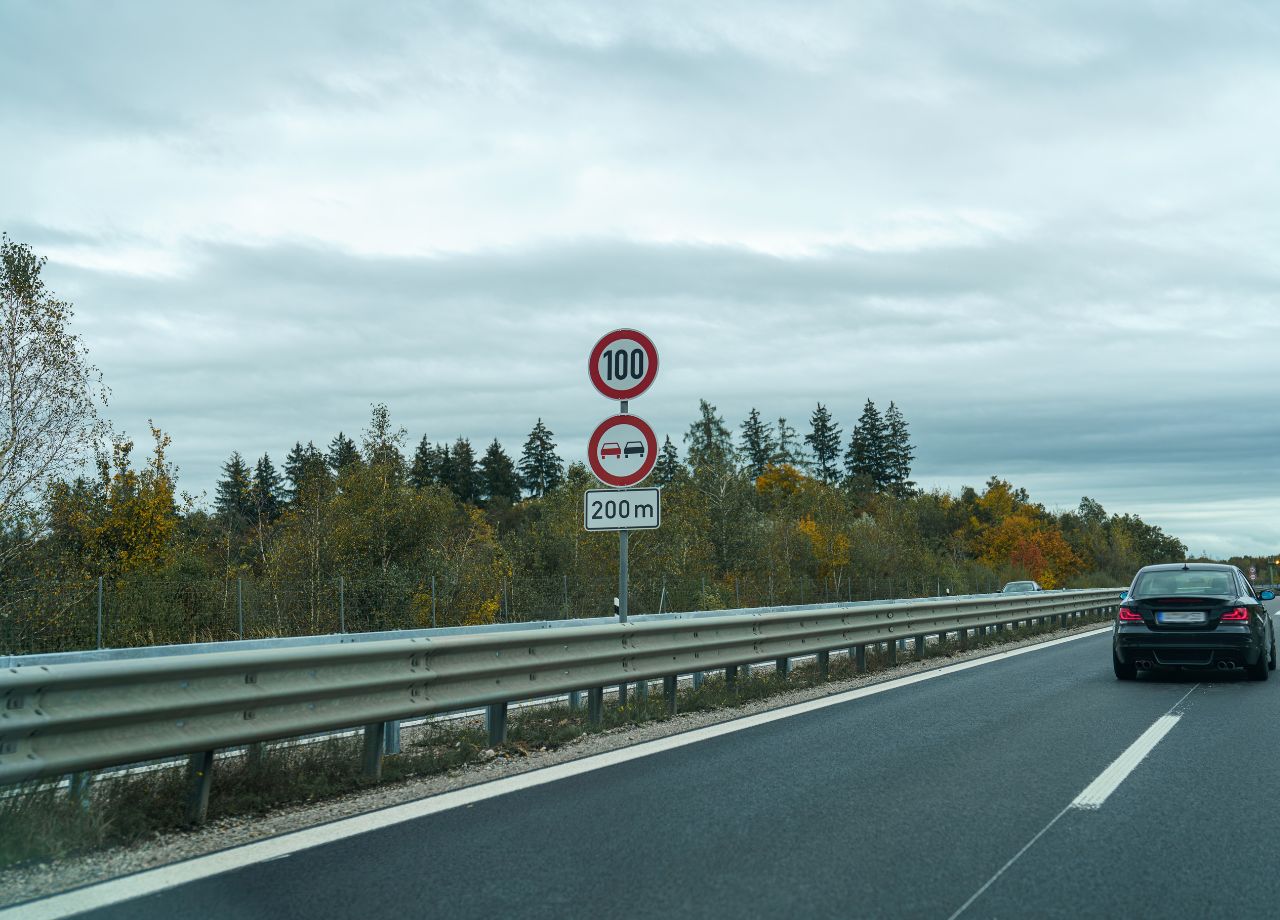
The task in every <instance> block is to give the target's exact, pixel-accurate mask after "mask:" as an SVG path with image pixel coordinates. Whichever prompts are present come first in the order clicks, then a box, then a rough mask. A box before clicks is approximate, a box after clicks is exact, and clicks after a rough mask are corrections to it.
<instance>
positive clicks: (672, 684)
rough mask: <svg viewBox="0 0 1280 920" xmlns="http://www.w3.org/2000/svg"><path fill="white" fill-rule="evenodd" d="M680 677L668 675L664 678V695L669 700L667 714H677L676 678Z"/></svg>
mask: <svg viewBox="0 0 1280 920" xmlns="http://www.w3.org/2000/svg"><path fill="white" fill-rule="evenodd" d="M678 676H679V675H676V674H668V675H667V676H666V677H664V678H662V693H663V695H664V696H665V697H666V698H667V713H668V714H669V715H675V714H676V678H677V677H678Z"/></svg>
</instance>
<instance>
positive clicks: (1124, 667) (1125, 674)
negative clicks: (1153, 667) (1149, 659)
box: [1111, 649, 1138, 680]
mask: <svg viewBox="0 0 1280 920" xmlns="http://www.w3.org/2000/svg"><path fill="white" fill-rule="evenodd" d="M1111 667H1112V668H1113V669H1114V670H1115V672H1116V680H1133V679H1134V678H1136V677H1137V676H1138V666H1137V665H1136V664H1134V663H1133V662H1132V661H1121V660H1120V659H1119V658H1117V657H1116V653H1115V650H1114V649H1112V651H1111Z"/></svg>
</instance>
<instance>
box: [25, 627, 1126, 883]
mask: <svg viewBox="0 0 1280 920" xmlns="http://www.w3.org/2000/svg"><path fill="white" fill-rule="evenodd" d="M1101 628H1105V626H1100V624H1098V623H1096V622H1095V623H1087V624H1083V625H1080V626H1075V627H1071V628H1069V629H1058V630H1054V631H1053V632H1047V633H1041V634H1039V635H1036V636H1033V637H1029V638H1025V639H1020V640H1017V641H1015V642H1009V643H1004V644H1002V645H1000V646H998V647H994V648H992V647H988V648H984V649H976V650H973V651H969V652H962V653H957V654H953V655H950V656H948V657H945V658H928V659H925V660H924V661H906V662H903V663H901V664H899V665H897V666H896V667H893V668H886V669H883V670H879V671H876V672H874V673H873V674H867V675H861V676H858V677H854V678H850V679H848V680H841V681H830V682H828V683H825V684H822V685H820V686H815V687H798V688H796V689H794V690H786V691H783V692H781V693H778V694H775V695H773V696H769V697H767V698H764V699H760V700H753V701H751V702H748V703H744V704H743V705H741V706H735V707H733V708H729V709H718V710H713V711H709V712H693V713H688V714H682V715H677V716H675V717H673V718H670V719H667V720H665V721H662V722H648V723H645V724H642V725H631V726H625V727H621V728H616V729H611V730H609V731H605V732H598V733H590V734H586V735H582V736H581V737H579V738H577V739H575V740H574V741H571V742H569V743H568V744H565V745H563V746H562V747H559V748H557V749H556V750H551V751H534V752H531V753H529V754H528V755H520V754H518V753H503V754H499V755H498V756H496V757H494V758H493V759H491V760H489V761H487V762H485V763H473V764H468V765H467V766H464V767H461V768H458V769H456V770H452V771H450V772H448V773H442V774H437V775H434V776H423V777H415V778H412V779H407V780H403V781H400V782H397V783H388V784H387V785H384V786H379V787H378V788H376V789H365V790H361V791H359V792H353V793H350V794H348V795H344V796H342V797H340V798H335V799H330V800H328V801H325V802H320V803H315V802H313V803H308V804H305V805H296V806H288V807H284V808H281V809H279V810H278V811H275V812H273V813H272V814H270V815H266V816H246V817H243V818H224V819H220V820H217V821H210V822H209V823H208V824H205V825H204V826H202V827H200V828H197V829H194V830H189V831H172V832H165V833H157V834H156V835H155V836H154V837H153V838H151V839H149V840H145V841H142V842H140V843H134V844H131V845H128V846H121V847H114V848H111V849H105V850H98V851H94V852H91V853H85V854H80V855H76V856H70V857H67V858H64V859H60V860H54V861H52V862H47V863H40V864H36V865H29V866H20V867H17V868H13V869H8V870H4V871H0V907H5V906H8V905H12V904H16V903H20V902H22V901H28V900H31V899H34V898H39V897H45V896H47V895H51V894H56V893H58V892H62V891H67V890H69V889H71V888H79V887H81V886H84V885H89V884H92V883H94V882H101V881H105V880H107V879H112V878H117V877H119V876H122V875H128V874H130V873H134V872H139V871H142V870H145V869H152V868H155V867H156V866H163V865H166V864H168V863H174V862H179V861H180V860H184V859H190V858H192V857H195V856H203V855H205V854H208V853H212V852H215V851H217V850H225V849H228V848H230V847H234V846H239V845H241V844H246V843H252V842H253V841H256V840H262V839H264V838H266V837H276V836H279V835H281V834H287V833H290V832H291V831H297V830H302V829H304V828H308V827H314V826H316V825H318V824H325V823H327V822H330V821H335V820H338V819H341V818H348V817H351V816H352V815H358V814H363V813H364V812H369V811H375V810H377V809H379V808H386V807H388V806H391V805H399V804H402V803H404V802H410V801H413V800H415V799H422V798H426V797H427V796H432V795H438V794H440V793H442V792H449V791H452V790H454V789H461V788H464V787H467V786H474V785H476V784H477V783H484V782H488V781H490V780H494V779H500V778H502V777H505V776H512V775H514V774H517V773H527V772H529V771H530V770H537V769H540V768H542V767H548V766H551V765H553V764H558V763H564V762H565V761H570V760H578V759H579V758H582V757H590V756H592V755H593V754H600V753H603V752H605V751H612V750H616V749H618V748H622V747H628V746H630V745H633V744H639V743H640V742H643V741H651V740H653V739H655V738H663V737H666V736H668V735H675V734H679V733H680V732H686V731H689V730H691V729H695V728H701V727H703V726H706V725H714V724H717V723H720V722H728V721H731V720H733V719H738V718H741V717H743V716H748V715H753V714H755V713H758V712H764V711H766V710H770V709H778V708H780V707H783V706H788V705H791V704H793V703H800V702H804V701H806V700H812V699H817V698H819V697H824V696H831V695H832V694H836V693H843V692H845V691H847V690H852V689H854V688H857V687H862V686H865V685H867V684H874V683H882V682H884V681H886V680H893V679H895V678H899V677H904V676H906V675H908V674H914V673H917V672H919V671H926V670H932V669H934V668H938V667H942V666H945V665H949V664H955V663H956V662H959V661H967V660H970V659H973V658H983V657H987V656H990V655H995V654H1000V653H1001V652H1006V651H1009V650H1010V649H1014V648H1021V647H1024V646H1028V645H1038V644H1040V643H1042V642H1046V641H1049V640H1052V639H1060V638H1062V637H1064V636H1069V635H1076V634H1079V633H1083V632H1090V631H1092V630H1099V629H1101ZM407 737H408V734H407V733H406V738H407Z"/></svg>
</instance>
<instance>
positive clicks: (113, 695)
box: [0, 589, 1120, 819]
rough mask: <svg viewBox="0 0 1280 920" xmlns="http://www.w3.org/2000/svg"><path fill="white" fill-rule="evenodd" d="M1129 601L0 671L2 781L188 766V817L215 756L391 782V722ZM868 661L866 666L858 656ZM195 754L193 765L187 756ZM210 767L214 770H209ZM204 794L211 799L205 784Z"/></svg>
mask: <svg viewBox="0 0 1280 920" xmlns="http://www.w3.org/2000/svg"><path fill="white" fill-rule="evenodd" d="M1119 590H1120V589H1099V590H1086V591H1063V592H1045V593H1039V594H1033V595H1020V596H986V597H973V598H963V599H951V600H940V599H935V600H926V601H913V602H899V603H888V604H861V605H857V606H852V605H829V606H824V607H822V608H816V609H815V608H802V609H791V610H769V611H764V612H756V613H742V612H730V613H727V614H726V613H721V614H720V615H718V616H711V617H705V616H693V617H689V616H686V617H680V616H672V617H671V618H664V619H657V620H647V621H633V622H631V623H628V624H625V625H623V624H618V623H611V624H607V625H605V624H601V625H584V626H580V627H577V628H573V629H522V630H515V631H512V630H502V631H494V632H484V633H480V634H469V635H453V636H443V637H438V638H423V637H415V638H396V639H388V640H381V641H366V642H357V643H343V644H337V645H334V644H330V645H321V646H292V647H283V648H268V649H254V650H248V651H240V652H234V653H226V652H224V653H216V652H215V653H205V654H191V655H180V656H164V657H153V658H140V659H130V660H116V661H90V662H84V663H75V664H36V665H33V666H27V667H10V668H8V669H6V670H4V671H3V673H0V697H2V698H3V701H4V703H3V708H2V709H0V783H13V782H20V781H24V780H31V779H38V778H42V777H49V776H56V775H60V774H66V773H73V772H78V771H85V770H91V769H98V768H102V767H108V766H114V765H119V764H125V763H137V762H140V761H144V760H148V759H151V758H157V757H165V756H172V755H185V754H191V755H192V775H193V777H195V778H196V780H197V785H196V791H195V792H194V793H193V796H194V797H195V800H196V806H195V807H194V808H193V815H195V816H196V817H197V819H198V818H199V816H201V815H202V814H203V810H202V808H201V807H199V804H198V802H199V799H200V798H201V795H203V799H204V801H207V796H208V775H209V769H208V767H209V765H211V763H212V756H213V755H212V752H213V751H214V749H216V748H222V747H230V746H234V745H242V744H250V743H255V742H262V741H267V740H273V739H280V738H288V737H293V736H298V735H303V734H307V733H310V732H317V731H325V730H333V729H342V728H351V727H357V726H365V759H366V771H367V772H372V773H373V774H374V775H376V773H377V772H378V771H379V770H380V764H381V756H382V741H383V739H382V730H383V726H384V725H385V723H387V722H389V721H393V720H398V719H407V718H413V717H420V716H424V715H430V714H433V713H443V712H451V711H455V710H459V709H467V708H475V707H477V706H488V707H489V714H490V721H489V724H490V731H491V736H492V735H494V734H495V733H496V734H498V735H499V736H500V735H501V733H502V732H503V731H504V726H505V718H506V706H507V704H508V703H511V702H514V701H518V700H523V699H529V698H533V697H545V696H547V695H549V694H555V693H564V692H566V691H581V690H584V689H585V690H586V691H587V693H588V703H589V711H590V714H591V717H592V719H593V720H598V719H599V717H600V706H601V704H602V699H603V688H604V686H605V685H613V684H625V683H628V682H634V681H639V680H648V679H654V678H659V677H661V678H664V682H665V685H666V688H667V696H668V700H669V703H670V705H671V706H673V707H674V705H675V682H676V676H677V675H679V674H688V673H692V672H701V671H707V670H711V669H716V668H725V670H726V677H728V678H729V679H733V678H734V676H735V675H736V673H737V669H738V668H740V667H741V666H743V665H746V664H749V663H752V662H759V661H765V660H768V659H775V660H777V662H778V664H779V667H780V668H783V669H785V667H786V666H787V662H788V659H790V658H792V657H795V656H800V655H813V654H814V653H817V655H818V660H819V664H820V666H823V667H825V664H826V655H828V654H829V653H830V651H831V650H833V649H842V648H846V647H848V648H849V649H850V650H851V651H852V650H853V649H854V648H855V647H858V649H859V651H864V650H865V647H866V645H868V644H874V643H880V642H889V643H890V647H891V648H894V647H896V640H898V639H901V638H914V637H919V638H920V640H921V645H920V646H918V647H922V644H923V637H924V636H926V635H935V634H937V635H943V636H945V635H947V634H949V633H958V634H959V636H960V638H961V641H962V642H963V641H965V640H966V639H967V637H968V636H969V634H970V631H972V630H974V629H982V630H985V629H986V628H988V627H992V626H998V625H1001V624H1005V623H1010V622H1016V621H1019V620H1026V619H1043V618H1049V617H1054V618H1059V619H1060V620H1061V621H1062V622H1063V623H1065V622H1066V620H1067V618H1068V617H1070V616H1074V615H1079V614H1082V613H1086V612H1090V611H1100V610H1103V609H1109V608H1112V607H1114V606H1115V604H1116V603H1117V602H1118V596H1119ZM861 657H862V655H861V654H860V655H859V658H860V659H861ZM192 752H197V753H195V754H192ZM201 767H203V769H201ZM201 786H203V793H201V791H200V787H201Z"/></svg>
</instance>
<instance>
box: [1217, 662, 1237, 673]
mask: <svg viewBox="0 0 1280 920" xmlns="http://www.w3.org/2000/svg"><path fill="white" fill-rule="evenodd" d="M1235 669H1236V663H1235V662H1234V661H1219V662H1218V670H1219V671H1234V670H1235Z"/></svg>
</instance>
